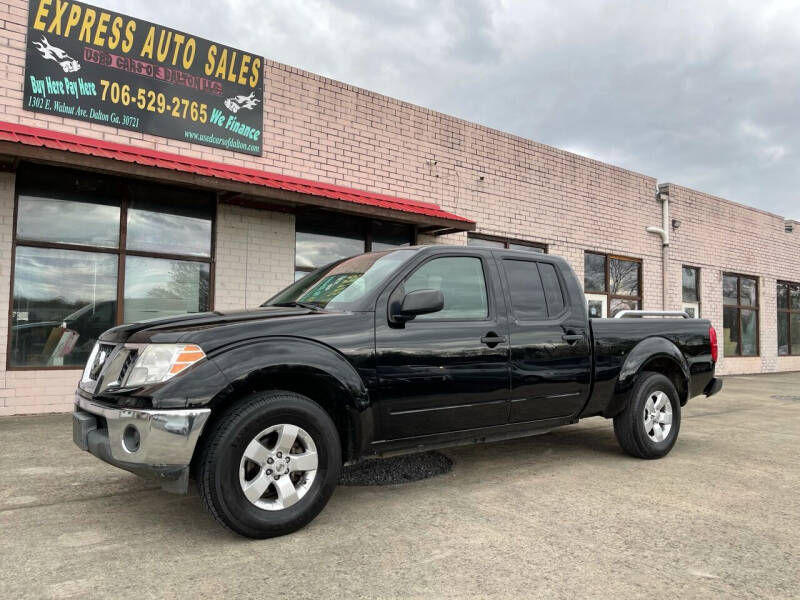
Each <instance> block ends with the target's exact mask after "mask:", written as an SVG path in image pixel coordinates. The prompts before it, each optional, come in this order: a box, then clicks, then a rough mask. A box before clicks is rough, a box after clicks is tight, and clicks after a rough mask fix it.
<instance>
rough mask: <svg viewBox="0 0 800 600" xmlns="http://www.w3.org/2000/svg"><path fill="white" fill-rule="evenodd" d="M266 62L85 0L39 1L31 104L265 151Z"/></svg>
mask: <svg viewBox="0 0 800 600" xmlns="http://www.w3.org/2000/svg"><path fill="white" fill-rule="evenodd" d="M263 70H264V59H263V58H262V57H261V56H256V55H253V54H251V53H249V52H243V51H241V50H236V49H234V48H230V47H228V46H223V45H221V44H217V43H214V42H211V41H208V40H206V39H203V38H199V37H197V36H193V35H189V34H186V33H182V32H180V31H176V30H174V29H170V28H168V27H162V26H160V25H155V24H153V23H149V22H147V21H142V20H140V19H135V18H133V17H129V16H126V15H122V14H119V13H116V12H113V11H109V10H105V9H102V8H96V7H93V6H89V5H87V4H83V3H82V2H67V1H63V2H62V1H61V0H58V1H54V0H34V1H33V2H31V7H30V11H29V17H28V35H27V54H26V60H25V89H24V98H23V106H24V108H25V109H27V110H32V111H38V112H46V113H49V114H54V115H60V116H63V117H68V118H73V119H80V120H83V121H90V122H93V123H101V124H104V125H110V126H112V127H121V128H124V129H130V130H133V131H140V132H143V133H150V134H154V135H158V136H161V137H168V138H172V139H176V140H182V141H185V142H191V143H196V144H204V145H207V146H213V147H215V148H225V149H227V150H233V151H237V152H244V153H247V154H254V155H260V154H261V150H262V123H263V115H262V103H263V100H264V73H263Z"/></svg>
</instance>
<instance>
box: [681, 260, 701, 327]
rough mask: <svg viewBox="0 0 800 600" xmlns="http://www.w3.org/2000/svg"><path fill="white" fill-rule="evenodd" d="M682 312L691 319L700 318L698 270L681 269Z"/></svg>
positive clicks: (692, 268)
mask: <svg viewBox="0 0 800 600" xmlns="http://www.w3.org/2000/svg"><path fill="white" fill-rule="evenodd" d="M681 294H682V297H681V300H682V301H683V303H682V308H683V311H684V312H685V313H686V314H688V315H689V316H690V317H691V318H692V319H699V318H700V269H698V268H697V267H683V269H682V272H681Z"/></svg>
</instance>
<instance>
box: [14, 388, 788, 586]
mask: <svg viewBox="0 0 800 600" xmlns="http://www.w3.org/2000/svg"><path fill="white" fill-rule="evenodd" d="M683 417H684V419H683V423H682V426H681V433H680V438H679V440H678V443H677V445H676V446H675V448H674V450H673V451H672V453H671V454H670V455H669V456H668V457H667V458H665V459H663V460H660V461H650V462H648V461H641V460H636V459H633V458H629V457H627V456H626V455H624V454H622V452H621V451H620V450H619V448H618V446H617V444H616V441H615V440H614V434H613V431H612V428H611V423H610V422H608V421H605V420H601V419H589V420H587V421H584V422H582V423H581V424H579V425H576V426H572V427H568V428H564V429H561V430H557V431H554V432H552V433H550V434H547V435H543V436H539V437H535V438H528V439H522V440H515V441H511V442H504V443H498V444H491V445H485V446H473V447H466V448H459V449H454V450H450V451H447V454H448V455H449V456H450V457H451V458H452V459H453V460H454V462H455V465H454V468H453V470H452V471H451V472H450V473H449V474H447V475H445V476H442V477H438V478H434V479H430V480H427V481H421V482H416V483H410V484H405V485H397V486H389V487H372V488H365V487H339V488H338V490H337V491H336V493H335V494H334V496H333V499H332V500H331V502H330V504H329V505H328V507H327V508H326V509H325V510H324V511H323V513H322V514H321V515H320V516H319V517H317V519H316V520H315V521H314V522H313V523H312V524H311V525H310V526H309V527H307V528H306V529H304V530H302V531H300V532H298V533H296V534H294V535H291V536H288V537H284V538H278V539H273V540H264V541H252V540H246V539H243V538H238V537H235V536H233V535H232V534H229V533H227V532H226V531H225V530H223V529H221V528H220V527H219V526H217V525H216V524H215V523H214V522H213V521H211V519H210V518H208V517H207V516H206V514H205V513H204V512H203V510H202V508H201V506H200V501H199V499H198V498H197V497H196V496H194V497H192V496H189V497H181V496H173V495H169V494H166V493H164V492H161V491H160V490H159V489H157V488H156V487H155V486H154V485H152V484H150V483H147V482H145V481H143V480H140V479H137V478H136V477H135V476H133V475H130V474H128V473H125V472H123V471H119V470H117V469H114V468H113V467H110V466H107V465H105V464H103V463H101V462H100V461H98V460H97V459H95V458H94V457H92V456H90V455H88V454H86V453H82V452H80V451H79V450H78V449H77V448H76V447H74V446H73V445H72V438H71V435H72V434H71V421H70V417H69V416H68V415H52V416H44V417H10V418H9V417H7V418H4V419H0V481H2V483H0V597H1V598H9V599H12V598H164V597H215V598H222V597H235V598H255V597H261V598H270V597H274V598H292V599H293V600H294V599H299V598H329V597H341V598H358V597H365V598H374V597H380V598H396V597H418V598H468V597H470V598H474V597H496V598H517V597H535V596H540V597H547V598H578V597H580V598H609V597H619V598H623V597H624V598H630V597H635V598H666V597H675V596H678V597H681V598H696V597H709V598H711V597H714V598H719V597H737V598H770V599H774V598H798V597H800V542H798V540H800V451H799V450H798V448H800V374H780V375H755V376H751V377H729V378H727V379H726V380H725V390H724V391H723V392H722V393H721V394H719V395H718V396H715V397H713V398H696V399H694V400H692V401H691V402H690V403H689V405H688V406H687V407H686V408H685V409H684V413H683Z"/></svg>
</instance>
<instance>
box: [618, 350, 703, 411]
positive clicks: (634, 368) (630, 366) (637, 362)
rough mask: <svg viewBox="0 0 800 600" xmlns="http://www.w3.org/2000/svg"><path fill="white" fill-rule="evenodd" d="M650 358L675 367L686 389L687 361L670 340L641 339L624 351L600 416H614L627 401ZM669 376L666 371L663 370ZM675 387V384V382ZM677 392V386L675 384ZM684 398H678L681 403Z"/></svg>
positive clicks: (688, 371)
mask: <svg viewBox="0 0 800 600" xmlns="http://www.w3.org/2000/svg"><path fill="white" fill-rule="evenodd" d="M654 361H658V362H661V361H666V362H667V363H669V364H671V365H672V366H673V372H674V371H677V373H678V374H679V375H678V376H679V377H680V378H682V380H683V382H685V384H686V386H685V387H686V389H688V383H689V376H690V370H689V363H688V362H687V360H686V358H685V357H684V356H683V353H681V351H680V350H679V349H678V347H677V346H676V345H675V344H674V343H673V342H671V341H669V340H668V339H666V338H663V337H650V338H647V339H644V340H642V341H641V342H639V343H638V344H636V346H634V347H633V349H632V350H631V351H630V353H628V356H627V357H626V358H625V362H624V363H623V365H622V368H621V369H620V372H619V376H618V377H617V383H616V386H615V388H614V395H613V396H612V398H611V401H610V402H609V403H608V406H607V407H606V409H605V411H604V412H603V416H604V417H614V416H616V415H617V414H619V413H620V412H622V410H623V409H624V408H625V405H626V404H627V403H628V396H629V395H630V392H631V390H632V389H633V386H634V385H635V384H636V380H637V379H638V378H639V375H640V374H641V373H642V371H647V370H650V369H648V368H647V367H648V366H649V365H650V364H652V363H653V362H654ZM665 375H667V376H670V374H667V373H665ZM676 387H679V386H676ZM678 391H679V393H680V388H679V390H678ZM684 402H685V399H684V398H681V404H684Z"/></svg>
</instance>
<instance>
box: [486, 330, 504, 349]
mask: <svg viewBox="0 0 800 600" xmlns="http://www.w3.org/2000/svg"><path fill="white" fill-rule="evenodd" d="M505 342H506V338H505V336H502V335H497V334H496V333H495V332H494V331H490V332H489V333H487V334H486V335H485V336H483V337H482V338H481V344H486V345H487V346H489V348H494V347H495V346H497V344H505Z"/></svg>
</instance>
